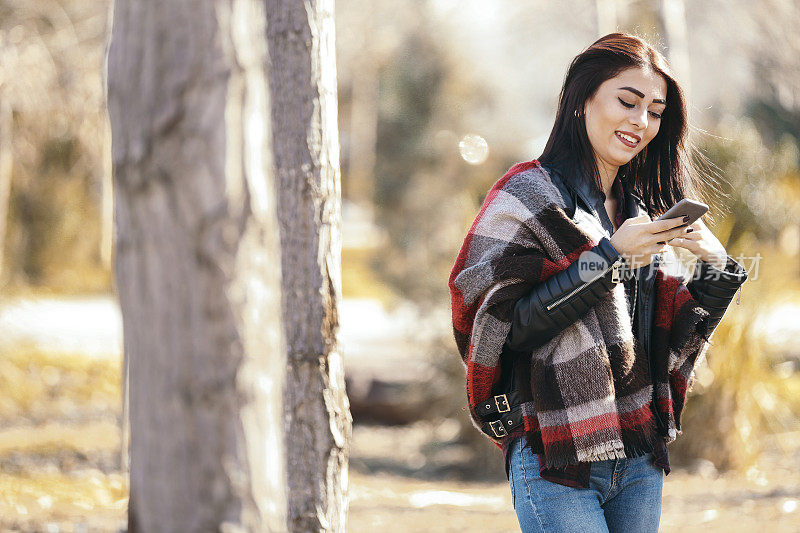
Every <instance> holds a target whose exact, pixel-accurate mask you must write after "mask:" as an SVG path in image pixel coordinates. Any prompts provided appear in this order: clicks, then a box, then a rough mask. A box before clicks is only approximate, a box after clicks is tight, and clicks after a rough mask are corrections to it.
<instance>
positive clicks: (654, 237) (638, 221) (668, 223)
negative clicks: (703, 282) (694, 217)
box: [609, 215, 691, 269]
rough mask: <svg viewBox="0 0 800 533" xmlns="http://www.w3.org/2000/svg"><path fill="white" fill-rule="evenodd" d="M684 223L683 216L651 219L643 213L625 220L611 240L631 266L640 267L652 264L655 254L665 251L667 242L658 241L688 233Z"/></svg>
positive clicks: (633, 267)
mask: <svg viewBox="0 0 800 533" xmlns="http://www.w3.org/2000/svg"><path fill="white" fill-rule="evenodd" d="M683 224H685V222H684V221H683V219H682V218H671V219H667V220H656V221H651V220H650V217H649V216H647V215H641V216H638V217H634V218H629V219H627V220H625V222H623V223H622V225H621V226H620V227H619V228H617V231H615V232H614V234H613V235H612V236H611V238H610V239H609V241H611V246H613V247H614V249H616V250H617V251H618V252H619V253H620V255H622V257H623V258H625V262H626V263H627V264H628V267H629V268H631V269H635V268H640V267H643V266H645V265H648V264H650V263H651V262H652V261H653V255H654V254H657V253H661V252H663V251H665V249H666V244H658V243H660V242H664V241H668V240H669V239H672V238H673V237H678V236H682V235H685V234H686V231H687V230H688V228H689V226H684V225H683ZM678 226H680V227H678ZM689 235H691V233H689Z"/></svg>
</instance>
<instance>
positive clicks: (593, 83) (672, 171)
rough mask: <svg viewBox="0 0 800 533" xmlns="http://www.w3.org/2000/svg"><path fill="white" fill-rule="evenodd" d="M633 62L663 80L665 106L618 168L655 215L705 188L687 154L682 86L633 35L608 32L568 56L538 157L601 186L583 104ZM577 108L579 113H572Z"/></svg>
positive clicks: (660, 59)
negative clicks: (644, 140) (645, 140)
mask: <svg viewBox="0 0 800 533" xmlns="http://www.w3.org/2000/svg"><path fill="white" fill-rule="evenodd" d="M632 67H639V68H645V69H651V70H653V71H654V72H657V73H659V74H660V75H661V76H663V77H664V80H665V81H666V82H667V96H666V100H667V103H666V109H665V110H664V113H663V114H662V117H661V123H660V126H659V130H658V133H657V134H656V136H655V137H654V138H653V139H652V140H651V141H650V143H649V144H648V145H647V146H645V147H644V148H643V149H642V150H641V151H640V152H639V153H638V154H636V156H635V157H634V158H633V159H631V160H630V161H629V162H628V163H626V164H625V165H622V166H621V167H619V171H618V176H619V178H620V179H623V180H626V182H627V183H628V184H630V185H632V188H633V191H634V192H635V194H636V195H637V196H639V197H640V198H641V199H642V201H643V202H644V204H645V206H646V208H647V211H648V213H649V214H650V215H651V216H656V215H660V214H661V213H663V212H664V211H666V210H667V209H669V208H670V207H671V206H672V205H673V204H674V203H675V202H677V201H678V200H680V199H681V198H684V197H690V198H695V199H701V198H700V197H699V195H698V194H699V190H700V189H705V180H704V176H703V175H701V173H700V172H699V170H698V169H697V168H695V166H694V165H693V163H692V161H691V158H690V155H689V154H690V153H691V152H692V151H693V149H692V147H691V146H690V145H689V142H688V125H687V118H686V103H685V100H684V94H683V91H682V90H681V87H680V85H678V83H677V82H676V81H675V77H674V75H673V73H672V70H671V69H670V66H669V64H668V63H667V60H666V59H664V56H662V55H661V54H660V53H659V52H658V51H657V50H656V49H655V48H653V47H652V46H651V45H650V44H648V43H647V42H646V41H645V40H644V39H642V38H640V37H638V36H635V35H630V34H627V33H610V34H608V35H606V36H604V37H601V38H600V39H598V40H597V41H595V42H594V43H593V44H592V45H591V46H589V47H588V48H587V49H586V50H584V51H583V52H581V53H580V54H579V55H578V56H576V57H575V59H573V60H572V63H571V64H570V66H569V69H568V70H567V75H566V78H565V79H564V86H563V87H562V88H561V94H560V96H559V100H558V112H557V114H556V120H555V124H554V125H553V131H552V132H551V133H550V138H549V139H548V140H547V145H546V146H545V149H544V152H542V155H541V156H539V157H538V158H537V159H538V160H539V162H541V163H543V164H545V165H547V164H548V163H549V164H553V165H556V166H559V167H560V168H562V169H563V170H564V171H565V172H564V174H565V175H566V176H567V177H568V179H580V177H581V176H588V177H589V179H590V180H591V181H592V183H593V184H594V186H595V187H597V188H598V189H600V188H601V187H602V185H601V180H600V172H599V170H598V168H597V162H596V161H595V157H594V151H593V150H592V146H591V143H590V141H589V137H588V136H587V134H586V123H585V122H584V115H583V109H584V108H585V103H586V101H587V100H588V99H589V98H591V97H592V96H593V95H594V93H595V92H596V91H597V89H598V87H599V86H600V84H602V83H603V82H604V81H606V80H608V79H610V78H613V77H614V76H616V75H617V74H619V73H620V72H622V71H623V70H625V69H628V68H632ZM576 110H578V113H579V114H580V116H575V112H576ZM584 179H585V178H584Z"/></svg>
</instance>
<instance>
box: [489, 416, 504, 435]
mask: <svg viewBox="0 0 800 533" xmlns="http://www.w3.org/2000/svg"><path fill="white" fill-rule="evenodd" d="M495 424H500V426H499V427H500V430H501V431H502V432H499V431H497V426H495ZM489 427H490V428H492V433H494V436H495V437H505V436H506V435H508V432H506V428H505V426H503V421H502V420H493V421H492V422H489Z"/></svg>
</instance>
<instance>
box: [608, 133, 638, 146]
mask: <svg viewBox="0 0 800 533" xmlns="http://www.w3.org/2000/svg"><path fill="white" fill-rule="evenodd" d="M614 133H616V134H617V135H619V136H620V137H622V138H623V139H625V140H626V141H628V142H631V143H633V144H637V143H638V142H639V141H637V140H636V139H634V138H633V137H631V136H630V135H625V134H624V133H620V132H618V131H617V132H614Z"/></svg>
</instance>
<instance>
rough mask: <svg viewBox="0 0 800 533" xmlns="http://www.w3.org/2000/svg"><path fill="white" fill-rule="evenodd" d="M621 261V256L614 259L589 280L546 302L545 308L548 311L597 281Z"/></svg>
mask: <svg viewBox="0 0 800 533" xmlns="http://www.w3.org/2000/svg"><path fill="white" fill-rule="evenodd" d="M623 261H624V260H623V259H622V258H621V257H620V258H617V260H616V261H614V262H613V263H611V265H610V266H609V267H608V268H606V269H605V270H603V271H602V272H600V273H599V274H597V275H596V276H595V277H593V278H592V279H590V280H589V281H586V282H584V283H582V284H581V285H578V286H577V287H575V288H574V289H572V290H571V291H569V293H567V294H566V295H564V296H562V297H561V298H559V299H558V300H556V301H554V302H551V303H549V304H547V305H546V306H545V309H547V310H548V311H550V310H551V309H553V307H555V306H557V305H558V304H560V303H561V302H563V301H564V300H566V299H567V298H569V297H571V296H572V295H573V294H575V293H577V292H578V291H580V290H581V289H583V288H584V287H586V286H587V285H589V284H591V283H594V282H595V281H597V280H598V279H600V278H602V277H603V276H605V275H606V274H607V273H608V271H609V270H611V269H612V268H614V267H615V266H617V265H621V264H622V263H623Z"/></svg>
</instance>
